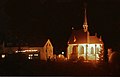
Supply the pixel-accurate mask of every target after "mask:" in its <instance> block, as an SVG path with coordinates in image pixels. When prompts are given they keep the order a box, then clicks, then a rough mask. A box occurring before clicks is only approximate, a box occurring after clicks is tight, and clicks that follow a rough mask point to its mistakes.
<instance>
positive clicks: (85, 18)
mask: <svg viewBox="0 0 120 77" xmlns="http://www.w3.org/2000/svg"><path fill="white" fill-rule="evenodd" d="M83 29H84V32H87V31H88V25H87V15H86V4H84V23H83Z"/></svg>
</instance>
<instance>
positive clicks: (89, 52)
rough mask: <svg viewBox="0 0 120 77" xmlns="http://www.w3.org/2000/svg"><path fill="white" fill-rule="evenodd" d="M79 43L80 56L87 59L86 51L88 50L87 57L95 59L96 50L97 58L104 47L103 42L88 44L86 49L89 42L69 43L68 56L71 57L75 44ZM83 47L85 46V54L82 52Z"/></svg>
mask: <svg viewBox="0 0 120 77" xmlns="http://www.w3.org/2000/svg"><path fill="white" fill-rule="evenodd" d="M75 45H78V49H77V50H78V58H79V57H80V56H83V57H84V59H85V60H86V51H87V58H88V60H95V52H96V60H98V59H99V53H98V51H100V50H101V49H102V48H101V47H102V44H88V48H87V49H86V46H87V44H69V45H68V48H67V57H68V59H69V58H70V54H71V53H72V49H73V46H75ZM81 47H83V48H84V54H81V53H80V51H81ZM92 47H93V53H91V51H92V50H91V48H92Z"/></svg>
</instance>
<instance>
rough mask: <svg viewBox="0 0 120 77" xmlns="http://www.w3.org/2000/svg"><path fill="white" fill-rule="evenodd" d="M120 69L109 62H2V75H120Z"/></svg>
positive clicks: (0, 65) (0, 67)
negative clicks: (112, 66)
mask: <svg viewBox="0 0 120 77" xmlns="http://www.w3.org/2000/svg"><path fill="white" fill-rule="evenodd" d="M119 70H120V69H112V68H110V66H109V64H108V63H97V64H95V63H93V62H91V63H81V62H36V61H27V62H21V63H15V62H9V63H8V62H4V63H0V75H15V76H18V75H21V76H26V75H27V76H31V75H32V76H33V75H35V76H36V75H37V76H109V75H120V74H119Z"/></svg>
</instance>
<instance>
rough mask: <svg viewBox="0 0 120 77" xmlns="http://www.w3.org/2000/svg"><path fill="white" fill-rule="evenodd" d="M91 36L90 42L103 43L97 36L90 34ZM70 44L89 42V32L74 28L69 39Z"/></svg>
mask: <svg viewBox="0 0 120 77" xmlns="http://www.w3.org/2000/svg"><path fill="white" fill-rule="evenodd" d="M88 38H89V44H103V42H102V40H101V41H100V40H99V38H98V37H97V36H90V35H88ZM68 43H69V44H84V43H88V42H87V32H84V30H83V29H81V30H73V31H72V34H71V36H70V38H69V41H68Z"/></svg>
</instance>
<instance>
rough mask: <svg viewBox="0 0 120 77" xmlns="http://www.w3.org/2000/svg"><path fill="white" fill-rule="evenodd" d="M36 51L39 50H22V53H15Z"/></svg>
mask: <svg viewBox="0 0 120 77" xmlns="http://www.w3.org/2000/svg"><path fill="white" fill-rule="evenodd" d="M36 51H38V50H22V51H15V52H16V53H18V52H36Z"/></svg>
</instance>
